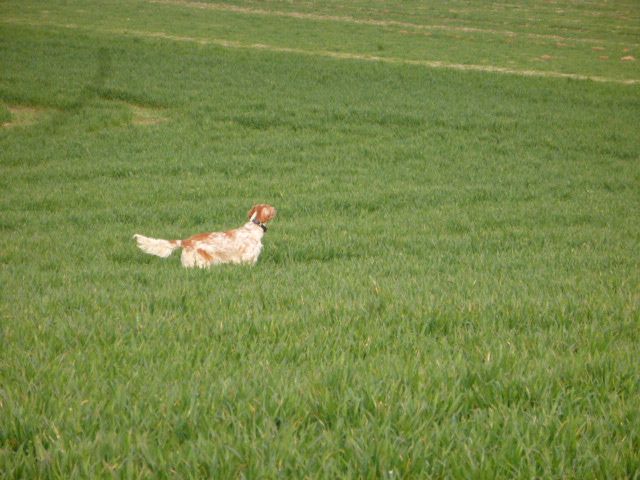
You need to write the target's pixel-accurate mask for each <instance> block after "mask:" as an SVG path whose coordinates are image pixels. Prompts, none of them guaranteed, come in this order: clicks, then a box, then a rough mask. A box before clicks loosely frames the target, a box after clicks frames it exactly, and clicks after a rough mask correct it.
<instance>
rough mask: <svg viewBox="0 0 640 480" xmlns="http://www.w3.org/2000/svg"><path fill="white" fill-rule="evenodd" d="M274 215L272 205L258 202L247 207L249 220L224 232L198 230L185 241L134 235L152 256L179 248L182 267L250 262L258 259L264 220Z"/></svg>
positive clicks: (265, 226)
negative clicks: (202, 231) (251, 206)
mask: <svg viewBox="0 0 640 480" xmlns="http://www.w3.org/2000/svg"><path fill="white" fill-rule="evenodd" d="M275 216H276V209H275V208H274V207H272V206H271V205H267V204H264V203H262V204H259V205H255V206H254V207H253V208H252V209H251V210H249V221H248V222H247V223H245V224H244V225H243V226H241V227H239V228H236V229H234V230H228V231H226V232H211V233H199V234H197V235H193V236H191V237H189V238H186V239H184V240H162V239H159V238H149V237H145V236H143V235H139V234H137V233H136V234H135V235H134V236H133V238H135V240H136V242H138V247H140V249H141V250H142V251H143V252H145V253H149V254H151V255H156V256H158V257H163V258H166V257H168V256H169V255H171V253H172V252H173V251H174V250H175V249H176V248H182V256H181V257H180V260H181V262H182V265H183V266H184V267H199V268H206V267H209V266H211V265H217V264H219V263H251V264H255V263H256V262H257V261H258V257H259V256H260V252H261V251H262V236H263V235H264V233H265V232H266V231H267V222H269V221H270V220H272V219H273V217H275Z"/></svg>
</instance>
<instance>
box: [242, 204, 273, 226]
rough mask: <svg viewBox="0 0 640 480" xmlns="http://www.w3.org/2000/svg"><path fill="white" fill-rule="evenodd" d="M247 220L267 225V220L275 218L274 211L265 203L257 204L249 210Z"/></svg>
mask: <svg viewBox="0 0 640 480" xmlns="http://www.w3.org/2000/svg"><path fill="white" fill-rule="evenodd" d="M248 215H249V220H250V221H251V220H253V219H254V218H255V219H257V220H258V221H259V222H260V223H267V222H268V221H269V220H271V219H273V217H275V216H276V209H275V208H274V207H272V206H271V205H267V204H266V203H259V204H257V205H254V206H253V208H252V209H251V210H249V214H248Z"/></svg>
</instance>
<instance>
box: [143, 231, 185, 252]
mask: <svg viewBox="0 0 640 480" xmlns="http://www.w3.org/2000/svg"><path fill="white" fill-rule="evenodd" d="M133 238H135V240H136V242H137V243H138V247H140V250H142V251H143V252H145V253H148V254H150V255H155V256H157V257H162V258H167V257H168V256H169V255H171V253H172V252H173V251H174V250H175V249H176V248H178V247H179V246H180V244H179V242H170V241H169V240H162V239H160V238H149V237H145V236H144V235H140V234H138V233H136V234H135V235H134V236H133Z"/></svg>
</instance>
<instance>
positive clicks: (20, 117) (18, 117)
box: [2, 105, 50, 128]
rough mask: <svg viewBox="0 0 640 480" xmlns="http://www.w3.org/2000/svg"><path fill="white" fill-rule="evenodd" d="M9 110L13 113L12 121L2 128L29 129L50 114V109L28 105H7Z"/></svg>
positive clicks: (3, 124) (4, 124)
mask: <svg viewBox="0 0 640 480" xmlns="http://www.w3.org/2000/svg"><path fill="white" fill-rule="evenodd" d="M7 110H9V113H11V120H9V121H8V122H4V123H2V128H14V127H28V126H31V125H34V124H36V123H38V122H39V121H40V120H42V119H43V118H44V117H45V116H46V115H47V114H48V113H50V110H49V109H46V108H42V107H33V106H26V105H7Z"/></svg>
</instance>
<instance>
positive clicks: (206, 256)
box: [196, 248, 213, 262]
mask: <svg viewBox="0 0 640 480" xmlns="http://www.w3.org/2000/svg"><path fill="white" fill-rule="evenodd" d="M196 252H198V255H200V256H201V257H202V258H204V259H205V260H206V261H207V262H211V261H212V260H213V255H211V254H210V253H209V252H207V251H206V250H203V249H201V248H199V249H198V250H196Z"/></svg>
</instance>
